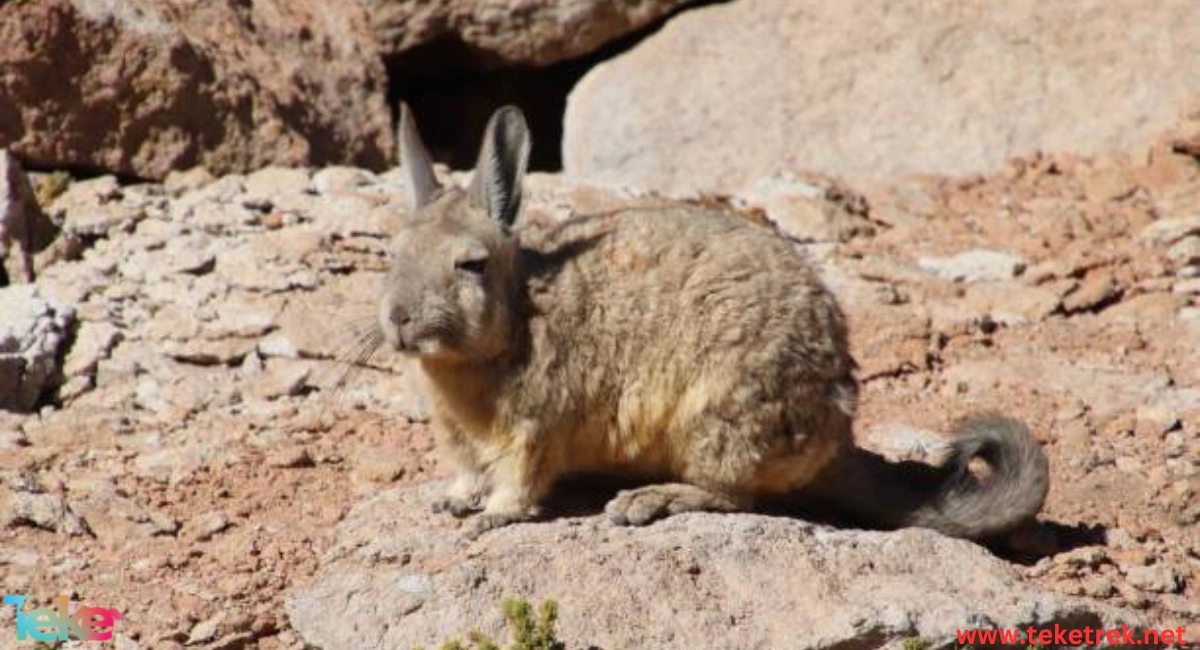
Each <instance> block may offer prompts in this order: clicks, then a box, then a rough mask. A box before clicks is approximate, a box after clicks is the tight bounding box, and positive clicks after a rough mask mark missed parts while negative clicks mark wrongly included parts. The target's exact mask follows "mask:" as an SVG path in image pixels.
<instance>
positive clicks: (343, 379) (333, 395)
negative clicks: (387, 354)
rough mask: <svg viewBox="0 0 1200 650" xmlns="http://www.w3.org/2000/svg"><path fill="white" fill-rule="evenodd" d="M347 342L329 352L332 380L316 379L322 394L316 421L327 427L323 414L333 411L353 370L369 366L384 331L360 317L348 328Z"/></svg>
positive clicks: (377, 349)
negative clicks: (330, 353) (320, 380)
mask: <svg viewBox="0 0 1200 650" xmlns="http://www.w3.org/2000/svg"><path fill="white" fill-rule="evenodd" d="M348 330H349V331H348V336H347V337H346V339H347V342H346V343H345V344H343V345H339V346H337V348H335V351H334V353H333V355H331V361H332V367H331V368H330V369H329V370H330V373H331V375H330V376H332V381H329V382H318V384H320V385H322V386H320V387H321V388H322V391H323V394H322V396H321V399H320V410H319V412H318V415H317V423H318V425H319V426H321V427H325V428H327V427H328V426H329V425H328V424H327V423H326V420H327V418H326V416H327V415H328V414H329V412H330V411H331V410H332V406H333V405H334V403H335V402H337V401H338V400H340V399H341V397H342V396H343V395H344V390H345V387H346V386H347V385H348V384H349V383H350V380H351V379H352V378H353V376H354V374H355V372H356V371H358V370H361V369H362V368H365V367H370V361H371V359H372V358H373V357H374V356H375V353H376V352H378V351H379V348H380V347H382V345H383V340H384V338H383V332H382V331H380V330H379V326H378V325H377V324H376V323H375V320H374V319H373V318H372V319H370V320H367V319H363V320H362V321H360V322H359V323H357V324H351V325H350V326H349V328H348Z"/></svg>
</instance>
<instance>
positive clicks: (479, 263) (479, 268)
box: [454, 257, 487, 275]
mask: <svg viewBox="0 0 1200 650" xmlns="http://www.w3.org/2000/svg"><path fill="white" fill-rule="evenodd" d="M454 268H456V269H458V270H460V271H466V272H467V273H475V274H477V275H483V272H484V270H486V269H487V258H486V257H484V258H478V259H476V258H467V259H464V260H459V261H457V262H455V263H454Z"/></svg>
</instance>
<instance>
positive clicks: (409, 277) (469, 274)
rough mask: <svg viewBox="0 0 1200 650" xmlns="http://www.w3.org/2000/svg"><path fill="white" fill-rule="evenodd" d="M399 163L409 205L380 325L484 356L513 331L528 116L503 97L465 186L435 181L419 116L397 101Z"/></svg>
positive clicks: (386, 331) (426, 353)
mask: <svg viewBox="0 0 1200 650" xmlns="http://www.w3.org/2000/svg"><path fill="white" fill-rule="evenodd" d="M400 112H401V116H400V129H399V141H400V164H401V165H402V167H403V169H404V170H405V173H406V174H407V180H408V187H409V194H410V199H411V203H410V208H411V209H410V211H409V213H408V214H406V215H404V217H403V218H402V220H401V224H400V227H399V230H398V231H397V232H396V236H395V239H394V241H393V243H392V255H393V263H392V268H391V271H390V272H389V273H388V276H387V279H386V280H385V282H384V285H383V289H382V291H381V293H380V297H379V327H380V329H381V330H382V333H383V336H384V339H385V340H386V341H387V343H388V344H389V345H390V346H391V347H392V348H394V349H395V350H398V351H400V352H403V353H406V354H412V355H416V356H418V357H421V358H423V359H437V360H443V361H462V360H484V359H489V358H492V357H494V356H496V355H498V354H499V353H501V352H503V351H504V350H505V349H506V348H507V346H508V344H509V340H510V339H511V332H512V328H513V321H514V318H515V315H514V300H515V296H516V293H517V287H516V284H517V273H516V268H515V262H516V258H517V241H516V238H515V237H514V236H513V234H512V233H511V232H510V228H511V227H512V225H513V222H514V221H515V220H516V217H517V213H518V212H519V211H520V208H521V186H522V182H523V180H524V176H525V167H526V164H527V162H528V159H529V130H528V127H527V126H526V124H525V117H524V115H522V114H521V111H520V110H519V109H517V108H515V107H511V106H506V107H504V108H501V109H499V110H497V111H496V112H495V114H493V115H492V118H491V120H490V121H489V122H488V125H487V131H486V132H485V133H484V137H483V145H482V147H481V148H480V151H479V160H478V162H477V164H476V166H475V175H474V178H473V179H472V182H471V186H470V187H469V188H468V189H466V190H463V189H460V188H457V187H441V186H440V185H439V184H438V181H437V179H436V177H435V176H434V172H433V165H432V162H431V161H430V158H429V154H428V152H427V151H426V150H425V145H424V144H422V142H421V136H420V134H419V133H418V132H417V125H416V122H415V121H414V120H413V117H412V114H411V113H410V112H409V110H408V107H407V106H403V105H402V106H401V111H400Z"/></svg>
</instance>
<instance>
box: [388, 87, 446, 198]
mask: <svg viewBox="0 0 1200 650" xmlns="http://www.w3.org/2000/svg"><path fill="white" fill-rule="evenodd" d="M396 140H397V141H398V142H399V143H400V166H401V167H403V168H404V173H405V175H406V177H407V180H408V191H409V207H410V208H412V209H413V210H416V209H417V208H420V207H421V206H423V205H425V204H426V203H429V199H430V197H432V196H433V194H434V192H436V191H437V190H438V187H439V186H438V182H437V176H435V175H434V173H433V162H432V161H431V160H430V159H429V152H428V151H426V150H425V144H424V143H422V142H421V134H420V133H417V121H416V120H414V119H413V116H412V111H410V110H408V104H405V103H403V102H401V103H400V126H399V128H398V129H397V131H396Z"/></svg>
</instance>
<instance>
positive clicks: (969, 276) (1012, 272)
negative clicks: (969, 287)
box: [917, 248, 1025, 282]
mask: <svg viewBox="0 0 1200 650" xmlns="http://www.w3.org/2000/svg"><path fill="white" fill-rule="evenodd" d="M917 265H918V266H920V267H921V268H922V269H924V270H926V271H929V272H930V273H933V274H934V275H936V276H938V277H941V278H943V279H946V280H951V281H953V282H998V281H1001V280H1008V279H1010V278H1013V277H1016V276H1017V275H1020V273H1021V272H1022V271H1024V270H1025V262H1024V260H1022V259H1021V258H1020V257H1017V256H1016V255H1013V254H1011V253H1004V252H1001V251H992V250H985V249H978V248H977V249H974V250H969V251H966V252H964V253H959V254H958V255H954V256H952V257H922V258H921V259H920V260H918V261H917Z"/></svg>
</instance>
